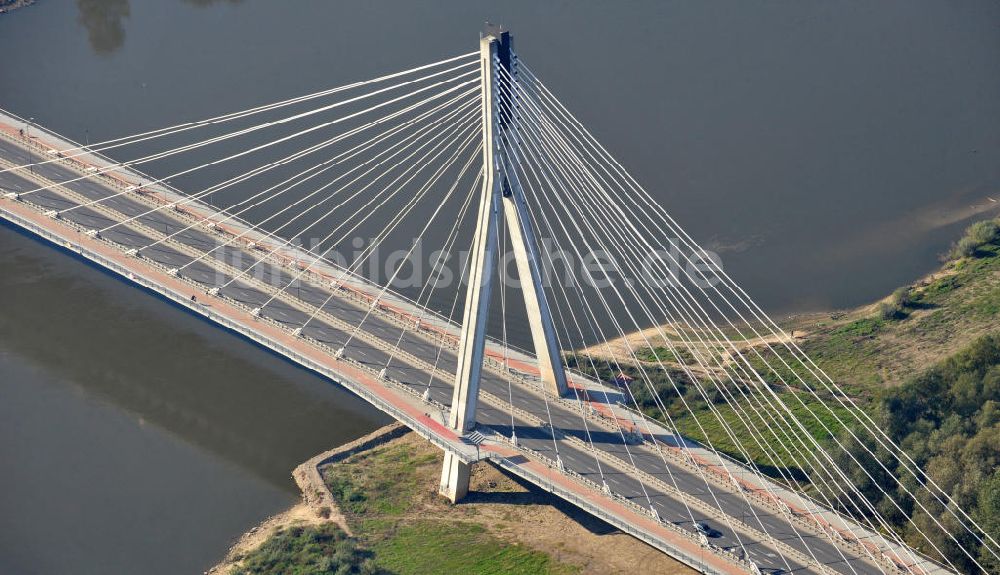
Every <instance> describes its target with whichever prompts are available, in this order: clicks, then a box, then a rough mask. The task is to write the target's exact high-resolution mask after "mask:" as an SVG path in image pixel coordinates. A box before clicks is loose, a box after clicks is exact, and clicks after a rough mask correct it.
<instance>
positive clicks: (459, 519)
mask: <svg viewBox="0 0 1000 575" xmlns="http://www.w3.org/2000/svg"><path fill="white" fill-rule="evenodd" d="M440 465H441V463H440V457H439V455H438V454H437V453H436V452H435V451H433V450H426V449H420V448H419V446H418V445H416V444H412V443H406V442H399V443H393V444H389V445H387V446H383V447H378V448H376V449H373V450H370V451H366V452H363V453H361V454H358V455H356V456H354V457H352V458H350V459H348V460H347V461H345V462H344V463H342V464H337V465H331V466H329V467H327V468H326V470H325V472H324V479H325V480H326V482H327V485H328V486H329V487H330V491H331V492H332V493H333V494H334V497H335V498H336V499H337V500H338V502H339V503H340V505H341V508H342V509H343V511H344V512H345V514H346V516H347V518H348V522H349V523H350V525H351V527H352V529H354V530H355V533H356V534H357V536H358V538H359V540H360V541H361V542H362V544H363V545H365V546H366V547H368V548H370V549H372V551H373V552H374V563H375V565H376V566H378V567H379V568H382V569H385V570H386V571H389V572H392V573H398V574H399V575H423V574H428V575H430V574H435V573H467V574H470V575H474V574H481V575H492V574H497V575H499V574H502V573H511V574H525V575H527V574H553V575H557V574H570V573H577V572H578V571H579V567H577V566H574V565H570V564H566V563H562V562H559V561H556V560H555V559H553V558H552V557H551V556H550V555H549V554H547V553H544V552H541V551H537V550H534V549H531V548H528V547H526V546H525V545H523V544H521V543H519V542H516V541H510V540H508V539H505V538H503V537H501V536H499V535H498V534H496V533H495V532H494V531H493V530H491V529H487V526H486V524H487V522H486V521H483V522H480V521H478V520H477V514H476V513H475V512H474V511H473V508H471V507H466V506H450V505H448V504H447V503H445V502H444V501H443V500H442V499H440V498H438V497H437V496H436V495H435V494H434V493H433V486H434V485H436V483H437V478H438V474H439V473H440Z"/></svg>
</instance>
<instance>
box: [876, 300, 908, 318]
mask: <svg viewBox="0 0 1000 575" xmlns="http://www.w3.org/2000/svg"><path fill="white" fill-rule="evenodd" d="M905 315H906V313H905V312H904V311H903V310H902V308H900V307H899V306H897V305H895V304H893V303H891V302H887V301H884V302H882V303H880V304H878V316H879V318H881V319H885V320H892V319H902V318H903V317H904V316H905Z"/></svg>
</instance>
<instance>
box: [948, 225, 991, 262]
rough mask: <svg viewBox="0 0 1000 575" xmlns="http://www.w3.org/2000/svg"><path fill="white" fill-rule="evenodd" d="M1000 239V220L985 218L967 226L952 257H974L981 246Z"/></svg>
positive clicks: (952, 252)
mask: <svg viewBox="0 0 1000 575" xmlns="http://www.w3.org/2000/svg"><path fill="white" fill-rule="evenodd" d="M998 241H1000V222H998V221H997V220H985V221H982V222H976V223H974V224H972V225H971V226H969V227H968V228H966V230H965V235H964V236H962V239H960V240H958V243H957V244H955V247H954V248H953V249H952V251H951V257H952V258H956V259H957V258H963V257H974V256H976V255H977V254H978V253H979V248H981V247H983V246H985V245H987V244H995V243H997V242H998Z"/></svg>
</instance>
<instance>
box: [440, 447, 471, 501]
mask: <svg viewBox="0 0 1000 575" xmlns="http://www.w3.org/2000/svg"><path fill="white" fill-rule="evenodd" d="M468 494H469V464H468V463H466V462H464V461H462V460H461V459H459V458H458V457H457V456H456V455H454V454H453V453H452V452H450V451H445V452H444V468H443V469H442V470H441V495H444V496H445V497H447V498H448V499H449V500H450V501H451V502H452V503H456V502H458V500H460V499H462V498H464V497H465V496H466V495H468Z"/></svg>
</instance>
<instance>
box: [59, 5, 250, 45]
mask: <svg viewBox="0 0 1000 575" xmlns="http://www.w3.org/2000/svg"><path fill="white" fill-rule="evenodd" d="M182 2H183V3H184V4H188V5H191V6H196V7H199V8H204V7H208V6H212V5H214V4H232V5H235V4H240V3H242V2H243V0H182ZM76 7H77V10H79V12H80V14H79V15H78V16H77V21H78V22H79V23H80V25H82V26H83V27H84V28H86V29H87V39H88V40H89V42H90V47H91V48H92V49H93V50H94V53H96V54H100V55H102V56H107V55H110V54H112V53H114V52H116V51H118V49H119V48H121V47H122V46H123V45H124V44H125V36H126V34H125V20H126V19H127V18H128V17H129V16H130V15H131V13H132V6H131V4H130V0H76Z"/></svg>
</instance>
